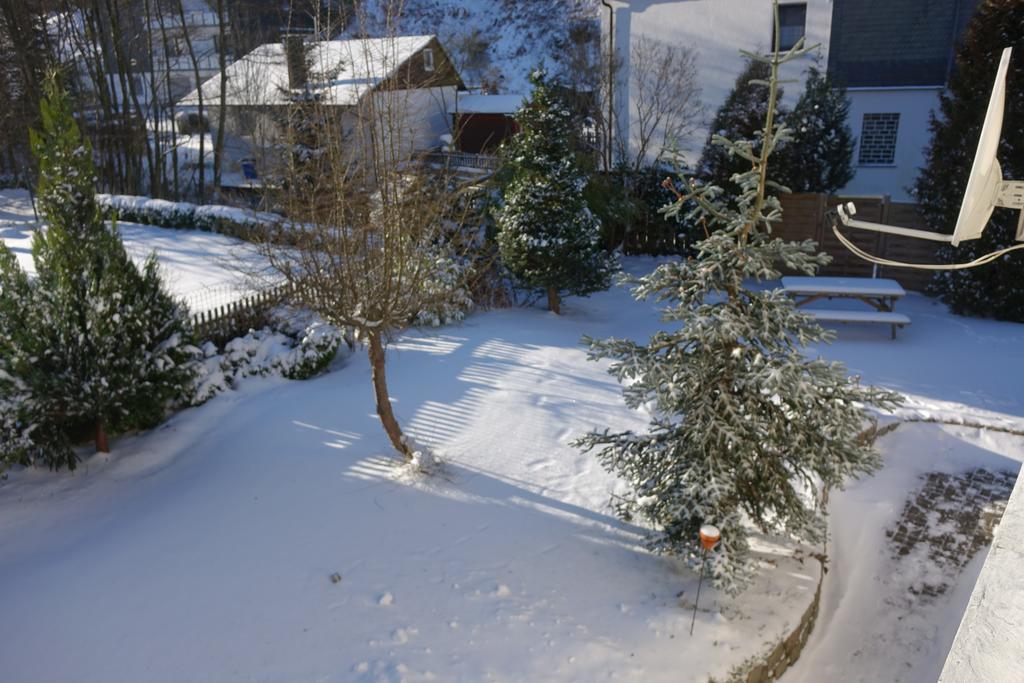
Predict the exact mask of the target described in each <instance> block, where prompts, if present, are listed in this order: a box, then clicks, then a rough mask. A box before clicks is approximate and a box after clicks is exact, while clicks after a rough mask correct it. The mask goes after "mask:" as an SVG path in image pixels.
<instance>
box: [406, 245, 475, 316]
mask: <svg viewBox="0 0 1024 683" xmlns="http://www.w3.org/2000/svg"><path fill="white" fill-rule="evenodd" d="M424 258H426V259H428V260H429V261H430V263H429V264H428V265H427V266H426V267H427V268H428V269H429V272H430V275H429V276H428V277H427V278H426V279H425V280H424V282H423V287H424V290H425V292H426V297H425V299H424V300H425V301H426V302H427V305H426V307H425V308H423V309H421V310H420V311H419V312H418V313H417V314H416V316H415V317H414V318H413V320H412V324H413V325H418V326H427V327H440V326H441V325H450V324H452V323H458V322H462V320H463V318H465V317H466V314H467V313H469V312H470V311H471V310H473V304H474V302H473V295H472V294H471V293H470V291H469V284H470V280H471V278H472V277H473V265H472V263H471V262H470V261H469V259H468V258H466V257H465V256H462V255H458V254H455V253H453V251H452V250H451V249H449V248H446V247H444V246H441V247H437V248H436V249H434V250H433V251H432V252H430V253H427V254H426V255H425V256H424Z"/></svg>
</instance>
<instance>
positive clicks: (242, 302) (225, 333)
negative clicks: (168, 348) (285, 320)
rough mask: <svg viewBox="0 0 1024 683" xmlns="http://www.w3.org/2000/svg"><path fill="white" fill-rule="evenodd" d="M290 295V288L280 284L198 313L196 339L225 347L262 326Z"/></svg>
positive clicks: (194, 316) (193, 324) (193, 319)
mask: <svg viewBox="0 0 1024 683" xmlns="http://www.w3.org/2000/svg"><path fill="white" fill-rule="evenodd" d="M290 292H291V286H290V285H288V284H284V285H279V286H277V287H271V288H269V289H264V290H262V291H260V292H256V293H254V294H252V295H250V296H247V297H245V298H244V299H239V300H238V301H233V302H231V303H229V304H224V305H223V306H217V307H216V308H214V309H212V310H209V311H203V312H202V313H196V314H195V315H193V316H192V328H193V329H194V330H195V333H196V338H197V339H201V340H204V341H206V340H210V341H213V342H215V343H217V344H223V343H224V342H226V341H228V340H230V339H233V338H235V337H239V336H242V335H244V334H246V333H247V332H248V331H249V330H250V329H254V328H259V327H262V326H263V325H264V323H265V322H266V317H267V312H268V311H269V310H270V309H271V308H273V307H274V306H276V305H277V304H279V303H281V302H282V301H283V300H284V299H285V297H286V296H287V295H288V294H289V293H290Z"/></svg>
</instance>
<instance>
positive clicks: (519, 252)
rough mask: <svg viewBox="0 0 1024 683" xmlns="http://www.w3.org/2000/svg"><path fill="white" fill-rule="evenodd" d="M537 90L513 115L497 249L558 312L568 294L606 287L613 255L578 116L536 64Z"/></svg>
mask: <svg viewBox="0 0 1024 683" xmlns="http://www.w3.org/2000/svg"><path fill="white" fill-rule="evenodd" d="M530 83H531V84H532V85H533V94H532V95H531V97H530V100H529V101H528V102H527V103H526V104H524V105H523V108H522V109H520V110H519V113H518V114H517V115H516V122H517V123H518V124H519V132H518V133H516V135H514V136H512V138H511V139H510V140H509V141H508V142H507V143H506V146H505V147H504V149H503V156H504V157H505V160H506V163H507V167H508V171H509V177H510V179H509V181H508V182H507V183H506V184H505V186H504V188H503V195H504V201H505V205H504V206H503V207H501V209H499V210H498V212H497V223H498V239H497V241H498V248H499V250H500V252H501V258H502V261H504V263H505V265H506V266H507V267H508V269H509V271H511V273H512V274H513V275H514V276H515V277H516V278H518V279H519V280H521V281H522V282H523V283H524V284H525V285H527V286H528V287H535V288H538V289H542V290H544V291H545V292H547V296H548V309H549V310H551V311H553V312H555V313H560V312H561V297H562V295H563V294H564V293H569V294H576V295H586V294H590V293H592V292H597V291H600V290H603V289H607V288H608V286H609V285H610V284H611V274H612V272H613V271H614V269H615V261H614V259H612V258H611V257H610V256H609V255H608V254H607V253H606V252H605V251H604V250H603V249H602V248H601V225H600V222H599V221H598V220H597V218H596V217H595V216H594V214H593V213H591V211H590V209H589V208H588V207H587V204H586V200H585V199H584V197H583V190H584V188H585V187H586V185H587V176H586V174H585V173H584V172H583V170H582V169H581V168H580V165H579V163H578V162H577V160H576V156H575V151H574V149H573V145H572V141H573V139H575V138H576V137H577V135H578V131H575V130H574V126H573V120H574V117H573V114H572V112H571V111H570V110H569V107H568V106H567V105H566V103H565V102H564V101H563V98H561V97H559V95H558V93H557V92H556V91H555V89H554V88H553V87H552V85H551V83H550V82H549V81H548V78H547V75H546V73H545V72H544V71H543V70H541V69H537V70H535V71H534V72H533V73H532V74H530Z"/></svg>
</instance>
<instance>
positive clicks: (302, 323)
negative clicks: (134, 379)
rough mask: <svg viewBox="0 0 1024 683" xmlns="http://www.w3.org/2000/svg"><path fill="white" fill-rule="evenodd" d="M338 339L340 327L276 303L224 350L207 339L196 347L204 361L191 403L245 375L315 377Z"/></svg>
mask: <svg viewBox="0 0 1024 683" xmlns="http://www.w3.org/2000/svg"><path fill="white" fill-rule="evenodd" d="M343 339H344V335H343V333H342V331H341V330H340V329H338V328H337V327H335V326H333V325H330V324H329V323H327V322H325V321H324V320H323V319H321V318H320V317H319V316H316V315H314V314H312V313H310V312H309V311H304V310H296V309H293V308H289V307H281V308H278V309H276V310H275V311H273V312H272V314H271V321H270V325H269V326H267V327H263V328H261V329H259V330H250V331H249V332H248V334H246V335H244V336H242V337H236V338H235V339H232V340H231V341H229V342H228V343H227V344H225V345H224V351H223V353H218V351H217V347H216V346H215V345H214V344H213V343H211V342H207V343H206V344H204V345H203V347H202V349H197V350H196V352H197V353H198V354H200V355H201V356H202V357H203V360H202V361H201V362H200V363H199V370H198V372H197V374H196V377H195V380H194V384H193V389H192V392H191V393H192V404H193V405H199V404H202V403H205V402H206V401H208V400H209V399H211V398H213V396H215V395H216V394H218V393H220V392H222V391H226V390H228V389H230V388H233V387H236V386H237V385H238V383H239V382H240V381H241V380H242V379H243V378H245V377H253V376H266V375H281V376H283V377H286V378H288V379H295V380H301V379H309V378H310V377H315V376H316V375H319V374H320V373H322V372H323V371H324V370H325V369H326V368H327V366H328V365H329V364H330V362H331V361H332V360H333V359H334V357H335V355H337V353H338V349H339V348H340V346H341V342H342V341H343Z"/></svg>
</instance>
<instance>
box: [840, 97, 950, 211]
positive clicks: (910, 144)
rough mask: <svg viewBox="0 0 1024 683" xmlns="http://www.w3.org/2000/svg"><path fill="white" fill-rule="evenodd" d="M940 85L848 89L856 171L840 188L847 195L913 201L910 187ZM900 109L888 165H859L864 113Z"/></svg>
mask: <svg viewBox="0 0 1024 683" xmlns="http://www.w3.org/2000/svg"><path fill="white" fill-rule="evenodd" d="M939 92H940V89H939V88H931V87H928V88H900V89H869V88H856V89H851V90H848V91H847V95H848V96H849V98H850V118H849V124H850V129H851V130H852V131H853V134H854V135H855V136H856V137H857V146H856V149H855V150H854V152H853V164H854V171H855V175H854V178H853V180H852V181H850V184H849V185H847V186H846V187H844V188H843V189H842V190H841V194H846V195H889V196H890V197H891V198H892V200H893V201H897V202H909V201H913V198H912V197H911V195H910V192H909V188H910V187H911V186H912V185H913V184H914V181H915V180H916V178H917V174H918V170H919V169H920V168H921V167H922V166H924V152H925V148H926V147H927V146H928V144H929V143H930V142H931V134H930V132H929V130H928V118H929V113H930V112H931V111H932V110H933V109H938V106H939ZM892 112H899V114H900V120H899V126H898V128H897V129H896V150H895V154H894V158H893V163H892V164H891V165H887V166H862V165H860V164H859V163H858V159H859V157H860V143H861V141H860V133H861V124H862V122H863V120H864V114H872V113H875V114H884V113H892Z"/></svg>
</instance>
